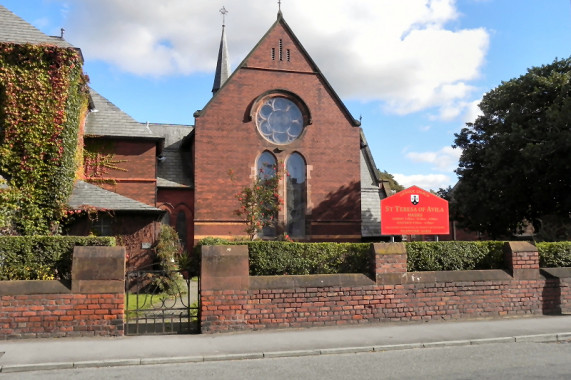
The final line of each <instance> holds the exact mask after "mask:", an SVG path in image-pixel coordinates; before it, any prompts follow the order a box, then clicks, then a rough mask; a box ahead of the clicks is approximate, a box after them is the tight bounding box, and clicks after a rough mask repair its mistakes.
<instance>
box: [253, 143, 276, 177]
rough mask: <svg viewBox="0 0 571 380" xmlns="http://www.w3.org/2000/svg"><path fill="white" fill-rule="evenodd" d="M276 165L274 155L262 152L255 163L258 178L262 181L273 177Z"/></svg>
mask: <svg viewBox="0 0 571 380" xmlns="http://www.w3.org/2000/svg"><path fill="white" fill-rule="evenodd" d="M277 165H278V162H277V161H276V158H275V157H274V155H273V154H271V153H270V152H268V151H267V150H266V151H264V152H263V153H262V154H261V155H260V157H258V162H257V163H256V168H257V170H258V177H260V178H262V179H267V178H272V177H275V175H276V168H277Z"/></svg>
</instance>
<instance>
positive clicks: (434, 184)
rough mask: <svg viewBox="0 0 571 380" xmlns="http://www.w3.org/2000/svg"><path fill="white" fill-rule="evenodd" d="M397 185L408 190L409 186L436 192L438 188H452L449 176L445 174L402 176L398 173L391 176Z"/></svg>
mask: <svg viewBox="0 0 571 380" xmlns="http://www.w3.org/2000/svg"><path fill="white" fill-rule="evenodd" d="M393 176H394V178H395V179H396V180H397V182H398V183H399V184H401V185H402V186H404V187H405V188H408V187H410V186H418V187H420V188H421V189H424V190H426V191H429V190H438V189H439V188H441V187H442V188H447V187H448V186H452V185H453V184H454V182H453V181H452V179H451V178H450V176H448V175H445V174H413V175H404V174H400V173H395V174H393Z"/></svg>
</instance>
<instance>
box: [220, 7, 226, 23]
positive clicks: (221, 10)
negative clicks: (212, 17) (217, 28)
mask: <svg viewBox="0 0 571 380" xmlns="http://www.w3.org/2000/svg"><path fill="white" fill-rule="evenodd" d="M220 13H221V14H222V26H225V25H226V13H228V11H227V10H226V8H225V7H224V6H222V8H220Z"/></svg>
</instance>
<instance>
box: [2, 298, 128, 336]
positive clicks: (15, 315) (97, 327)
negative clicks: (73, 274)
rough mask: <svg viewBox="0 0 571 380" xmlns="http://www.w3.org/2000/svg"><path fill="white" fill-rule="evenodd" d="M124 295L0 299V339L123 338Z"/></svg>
mask: <svg viewBox="0 0 571 380" xmlns="http://www.w3.org/2000/svg"><path fill="white" fill-rule="evenodd" d="M124 305H125V304H124V294H123V293H120V294H36V295H15V296H14V295H12V296H2V297H0V339H12V338H44V337H46V338H48V337H50V338H51V337H63V336H93V335H101V336H116V335H123V308H124Z"/></svg>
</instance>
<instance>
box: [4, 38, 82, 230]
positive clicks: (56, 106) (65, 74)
mask: <svg viewBox="0 0 571 380" xmlns="http://www.w3.org/2000/svg"><path fill="white" fill-rule="evenodd" d="M86 84H87V77H86V76H85V75H84V74H83V71H82V59H81V56H80V54H79V52H78V51H77V50H75V49H72V48H60V47H56V46H48V45H31V44H22V45H20V44H11V43H0V174H1V175H3V176H4V177H5V178H6V179H7V180H8V183H9V186H10V188H14V189H17V190H18V192H19V193H20V194H21V196H19V197H11V198H10V199H14V202H17V205H15V206H14V205H13V204H11V205H10V207H8V209H9V210H11V211H12V212H13V214H12V215H13V216H12V226H13V228H14V230H15V232H16V233H19V234H24V235H31V234H47V233H53V232H56V231H57V226H58V221H59V220H60V219H61V217H62V215H63V212H64V205H65V202H66V201H67V199H68V197H69V195H70V193H71V190H72V187H73V180H74V177H75V173H76V170H77V168H78V165H80V164H81V162H80V158H81V157H82V154H81V152H79V151H78V149H81V147H80V145H81V144H79V143H78V141H79V140H78V138H79V136H80V128H81V123H82V122H83V120H85V114H86V112H87V99H88V95H87V94H88V93H87V86H86ZM2 207H3V206H2V205H0V212H2ZM14 209H15V210H16V212H15V214H14Z"/></svg>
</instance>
